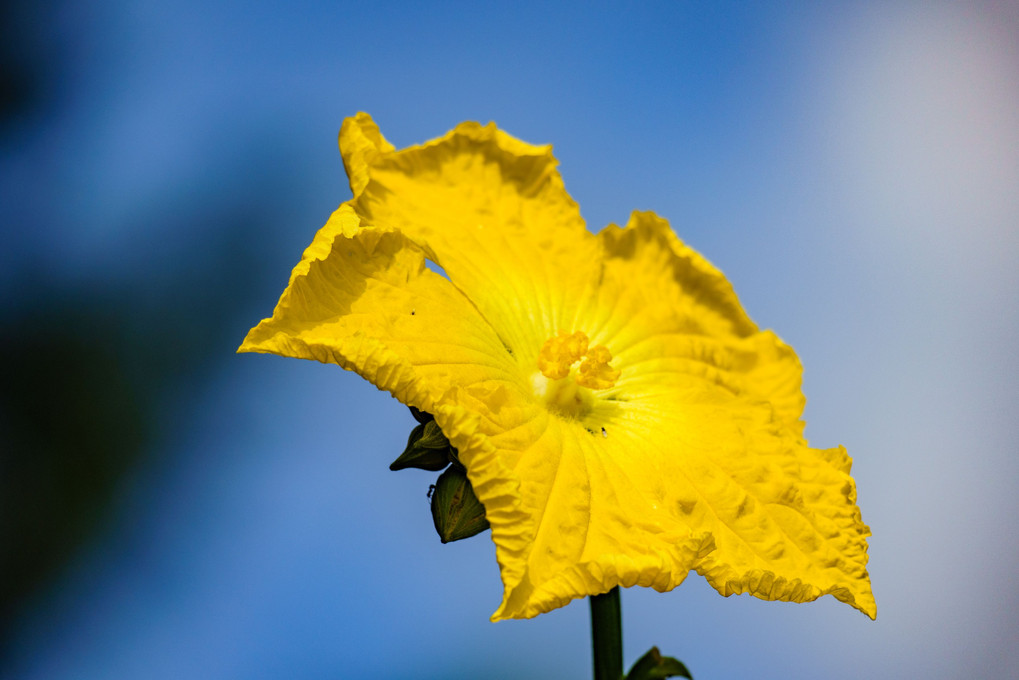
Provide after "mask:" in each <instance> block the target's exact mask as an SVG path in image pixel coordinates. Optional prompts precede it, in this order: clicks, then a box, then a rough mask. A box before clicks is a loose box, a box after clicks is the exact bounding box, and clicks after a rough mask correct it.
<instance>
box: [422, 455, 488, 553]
mask: <svg viewBox="0 0 1019 680" xmlns="http://www.w3.org/2000/svg"><path fill="white" fill-rule="evenodd" d="M432 520H433V521H434V522H435V531H437V532H438V534H439V539H440V540H441V541H442V542H443V543H449V542H450V541H459V540H460V539H462V538H470V537H471V536H474V535H475V534H479V533H481V532H482V531H484V530H485V529H487V528H488V520H487V519H485V506H484V505H482V504H481V501H479V500H478V497H477V496H475V495H474V488H473V487H472V486H471V482H470V480H469V479H467V473H466V472H465V471H464V470H463V469H462V468H460V467H458V466H455V465H454V466H451V467H450V468H449V469H448V470H446V471H445V472H443V473H442V474H441V475H439V478H438V479H437V480H436V481H435V490H434V491H433V492H432Z"/></svg>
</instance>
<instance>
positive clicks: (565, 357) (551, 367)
mask: <svg viewBox="0 0 1019 680" xmlns="http://www.w3.org/2000/svg"><path fill="white" fill-rule="evenodd" d="M585 353H587V336H586V335H584V334H583V333H581V332H580V331H577V332H576V333H573V334H570V333H567V332H566V331H559V333H558V334H557V335H555V336H553V337H551V338H549V339H548V340H546V341H545V344H544V345H542V346H541V352H539V353H538V370H540V371H541V374H542V375H543V376H545V377H546V378H549V379H550V380H561V379H562V378H565V377H566V376H568V375H569V374H570V367H571V366H573V364H575V363H577V362H578V361H579V360H580V359H581V357H583V356H584V354H585Z"/></svg>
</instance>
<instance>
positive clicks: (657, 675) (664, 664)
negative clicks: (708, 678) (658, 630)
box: [626, 647, 693, 680]
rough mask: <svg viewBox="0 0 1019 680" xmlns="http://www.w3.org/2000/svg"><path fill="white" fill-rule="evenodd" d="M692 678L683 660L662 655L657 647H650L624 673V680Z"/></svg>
mask: <svg viewBox="0 0 1019 680" xmlns="http://www.w3.org/2000/svg"><path fill="white" fill-rule="evenodd" d="M677 677H678V678H691V680H692V678H693V676H692V675H690V671H689V670H687V668H686V666H684V665H683V662H681V661H679V660H677V659H673V658H672V657H671V656H662V653H661V652H659V651H658V648H657V647H652V648H651V649H650V650H649V651H648V653H647V654H645V655H644V656H642V657H640V659H639V660H638V661H637V663H635V664H633V668H631V669H630V672H629V673H627V674H626V680H660V679H661V678H677Z"/></svg>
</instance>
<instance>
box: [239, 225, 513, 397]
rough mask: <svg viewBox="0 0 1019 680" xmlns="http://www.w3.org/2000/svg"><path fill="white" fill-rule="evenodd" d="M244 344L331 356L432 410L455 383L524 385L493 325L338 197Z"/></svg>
mask: <svg viewBox="0 0 1019 680" xmlns="http://www.w3.org/2000/svg"><path fill="white" fill-rule="evenodd" d="M239 351H242V352H271V353H275V354H280V355H283V356H290V357H297V358H302V359H315V360H317V361H322V362H330V363H336V364H339V365H340V366H342V367H343V368H347V369H350V370H353V371H356V372H357V373H358V374H360V375H361V376H363V377H364V378H365V379H366V380H369V381H371V382H372V383H373V384H375V385H376V386H377V387H378V388H379V389H383V390H387V391H389V392H391V393H392V394H393V395H394V396H395V397H397V398H398V399H400V400H401V401H403V402H404V403H406V404H409V405H413V406H415V407H417V408H420V409H422V410H426V411H433V410H435V409H436V408H437V405H438V404H439V403H440V402H441V400H442V398H443V396H444V395H445V394H446V393H447V392H449V391H450V389H451V388H452V387H454V386H459V385H467V384H469V385H472V386H474V387H475V388H481V387H484V386H492V385H499V386H505V387H504V389H512V390H516V391H519V390H520V389H521V385H520V379H519V375H518V371H517V370H516V364H515V362H514V360H513V357H512V356H511V355H510V353H509V352H508V351H507V349H506V347H505V346H504V345H503V343H502V341H501V340H500V339H499V337H498V335H497V334H496V333H495V331H494V330H493V329H492V327H491V326H490V325H489V324H488V323H487V321H485V320H484V319H483V318H482V317H481V316H480V315H479V314H478V313H477V311H476V310H475V309H474V307H473V305H472V304H471V303H470V301H469V300H467V299H466V298H464V296H463V295H462V294H461V293H460V291H458V290H457V289H456V288H455V287H453V286H452V285H451V284H450V283H449V281H447V280H446V279H444V278H443V277H442V276H440V275H438V274H435V273H434V272H432V271H430V270H429V269H427V268H426V266H425V257H424V253H423V252H422V251H421V249H420V247H418V246H417V245H416V244H414V243H412V242H410V241H409V240H408V239H407V238H406V237H405V236H403V235H402V234H401V233H399V232H397V231H393V230H391V229H387V228H383V227H373V226H365V225H363V224H362V221H361V219H360V218H359V217H358V216H357V215H356V214H355V213H354V211H353V210H352V209H351V207H350V206H349V205H343V206H341V207H340V208H339V209H338V210H337V211H336V212H335V213H334V214H333V215H332V217H331V218H330V219H329V222H328V223H327V224H326V226H325V227H323V228H322V229H321V230H320V231H319V232H318V234H317V235H316V236H315V240H314V242H313V243H312V244H311V246H309V248H308V249H307V250H306V251H305V254H304V257H303V258H302V260H301V262H300V263H299V264H298V265H297V267H295V268H294V271H293V273H292V274H291V277H290V285H289V286H288V287H287V289H286V291H284V293H283V296H282V297H281V298H280V301H279V303H278V304H277V306H276V309H275V311H274V312H273V316H272V317H271V318H269V319H265V320H264V321H262V322H261V323H260V324H258V326H256V327H255V328H253V329H252V330H251V331H250V332H249V333H248V336H247V337H246V338H245V340H244V343H243V344H242V345H241V347H240V350H239Z"/></svg>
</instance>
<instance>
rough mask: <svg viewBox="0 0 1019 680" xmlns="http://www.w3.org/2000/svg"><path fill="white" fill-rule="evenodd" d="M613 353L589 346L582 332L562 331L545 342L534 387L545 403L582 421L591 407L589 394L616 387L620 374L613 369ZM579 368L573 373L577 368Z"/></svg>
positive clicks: (603, 347)
mask: <svg viewBox="0 0 1019 680" xmlns="http://www.w3.org/2000/svg"><path fill="white" fill-rule="evenodd" d="M610 361H612V353H611V352H609V350H608V348H607V347H605V346H604V345H595V346H594V347H590V346H589V341H588V338H587V335H585V334H584V333H582V332H581V331H576V332H575V333H567V332H566V331H559V332H558V333H557V334H556V335H554V336H552V337H551V338H549V339H548V340H546V341H545V344H543V345H542V346H541V351H540V352H539V353H538V370H539V371H541V375H535V376H534V378H535V380H534V386H535V391H536V392H537V393H538V394H539V396H541V397H543V398H544V400H545V403H546V404H547V405H548V406H549V407H551V408H553V409H555V410H557V411H560V412H563V413H565V414H567V415H572V416H577V417H581V416H583V415H584V414H586V413H587V412H588V411H589V410H590V407H591V401H592V399H593V397H592V395H591V392H590V390H604V389H608V388H609V387H612V386H613V385H615V384H616V380H617V379H618V378H619V371H617V370H616V369H614V368H612V366H610V365H609V362H610ZM578 362H579V366H577V367H576V369H574V364H577V363H578Z"/></svg>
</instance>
